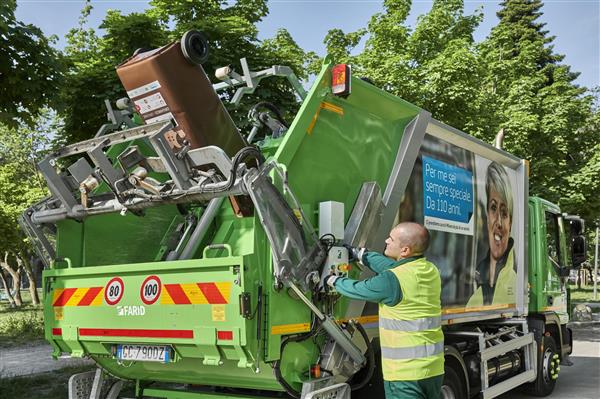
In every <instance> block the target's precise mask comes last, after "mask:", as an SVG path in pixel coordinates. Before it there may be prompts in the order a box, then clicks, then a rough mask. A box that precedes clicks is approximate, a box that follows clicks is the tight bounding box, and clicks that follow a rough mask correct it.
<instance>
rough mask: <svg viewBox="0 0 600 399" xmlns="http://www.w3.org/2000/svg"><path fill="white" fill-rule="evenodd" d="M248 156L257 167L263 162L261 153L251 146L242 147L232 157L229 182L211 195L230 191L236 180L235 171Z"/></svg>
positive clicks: (263, 158)
mask: <svg viewBox="0 0 600 399" xmlns="http://www.w3.org/2000/svg"><path fill="white" fill-rule="evenodd" d="M249 156H253V158H254V159H256V162H257V165H261V164H262V163H264V161H265V157H263V155H262V153H261V152H260V151H259V150H258V149H257V148H256V147H253V146H248V147H244V148H242V149H241V150H239V151H238V152H237V154H235V156H234V157H233V166H232V167H231V173H230V175H229V180H228V181H227V185H226V186H223V187H219V188H216V189H214V190H212V192H213V193H220V192H225V191H229V190H231V188H232V187H233V185H234V184H235V180H236V178H237V169H238V167H239V166H240V163H242V161H244V160H245V159H246V158H248V157H249Z"/></svg>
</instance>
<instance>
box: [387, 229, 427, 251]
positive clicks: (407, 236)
mask: <svg viewBox="0 0 600 399" xmlns="http://www.w3.org/2000/svg"><path fill="white" fill-rule="evenodd" d="M385 243H386V248H385V255H386V256H388V257H390V258H394V259H403V258H408V257H410V256H415V255H422V254H423V253H424V252H425V251H426V250H427V247H428V246H429V231H427V229H426V228H425V227H423V226H421V225H420V224H418V223H411V222H405V223H400V224H399V225H397V226H396V227H394V228H393V229H392V231H390V235H389V237H388V239H387V240H385Z"/></svg>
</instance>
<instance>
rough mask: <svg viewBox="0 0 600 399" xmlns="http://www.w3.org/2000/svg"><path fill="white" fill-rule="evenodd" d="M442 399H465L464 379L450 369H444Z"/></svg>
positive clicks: (448, 367)
mask: <svg viewBox="0 0 600 399" xmlns="http://www.w3.org/2000/svg"><path fill="white" fill-rule="evenodd" d="M441 398H442V399H467V390H466V388H465V386H464V378H461V377H460V374H459V373H457V372H456V370H454V369H453V368H452V367H450V366H445V367H444V382H443V383H442V396H441Z"/></svg>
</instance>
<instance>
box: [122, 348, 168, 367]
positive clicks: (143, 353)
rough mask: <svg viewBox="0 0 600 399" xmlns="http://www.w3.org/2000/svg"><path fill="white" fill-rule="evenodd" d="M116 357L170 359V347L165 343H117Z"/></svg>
mask: <svg viewBox="0 0 600 399" xmlns="http://www.w3.org/2000/svg"><path fill="white" fill-rule="evenodd" d="M116 355H117V359H119V360H137V361H143V362H162V363H168V362H170V361H171V347H170V346H165V345H130V344H123V345H117V353H116Z"/></svg>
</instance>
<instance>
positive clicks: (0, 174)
mask: <svg viewBox="0 0 600 399" xmlns="http://www.w3.org/2000/svg"><path fill="white" fill-rule="evenodd" d="M55 130H56V128H55V126H54V116H53V114H52V113H51V112H50V111H48V110H45V111H43V112H42V113H41V115H40V117H39V118H38V120H37V123H36V124H35V125H34V127H33V128H29V127H27V126H26V125H24V124H22V123H21V124H20V126H19V127H17V128H9V127H7V126H5V125H1V124H0V187H1V188H2V189H1V190H0V231H1V232H2V235H3V240H2V241H0V268H1V269H3V270H4V272H6V273H8V274H9V275H10V276H11V278H12V283H13V292H15V297H14V300H15V304H16V305H17V306H20V305H21V304H22V300H21V296H20V291H19V289H20V282H21V271H24V272H25V273H26V275H27V277H28V279H29V283H30V284H29V287H30V291H31V297H32V301H33V303H34V304H37V303H39V300H38V296H37V291H36V284H35V279H34V278H33V271H32V267H31V264H30V262H29V259H30V256H29V254H30V247H29V243H28V242H27V240H26V239H25V238H24V237H23V236H22V235H21V233H20V230H19V228H18V223H17V219H18V217H19V215H21V214H22V212H23V211H24V210H25V209H26V208H27V207H28V206H29V205H30V204H32V203H34V202H36V201H37V200H39V199H40V198H41V197H43V196H44V195H46V194H47V189H46V184H45V182H44V180H43V178H42V177H41V176H40V174H39V172H38V171H37V169H36V164H37V162H38V161H39V160H40V159H41V157H43V156H44V154H45V153H46V152H47V150H48V147H49V143H50V139H49V138H50V136H51V133H50V132H52V131H55Z"/></svg>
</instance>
